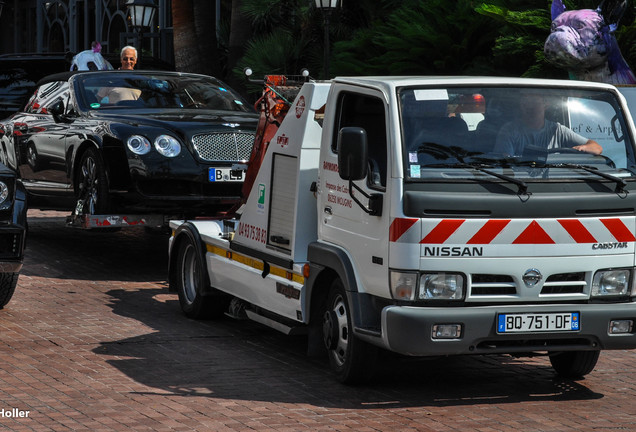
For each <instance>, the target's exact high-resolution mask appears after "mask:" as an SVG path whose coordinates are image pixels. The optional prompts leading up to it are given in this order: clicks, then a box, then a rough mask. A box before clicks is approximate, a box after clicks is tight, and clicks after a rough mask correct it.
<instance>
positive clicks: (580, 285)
mask: <svg viewBox="0 0 636 432" xmlns="http://www.w3.org/2000/svg"><path fill="white" fill-rule="evenodd" d="M586 285H587V282H585V273H584V272H578V273H560V274H555V275H552V276H550V277H548V279H546V281H545V283H544V284H543V288H542V289H541V294H581V293H583V290H584V289H585V287H586Z"/></svg>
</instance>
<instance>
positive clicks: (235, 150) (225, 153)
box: [192, 132, 255, 162]
mask: <svg viewBox="0 0 636 432" xmlns="http://www.w3.org/2000/svg"><path fill="white" fill-rule="evenodd" d="M254 135H255V134H253V133H249V132H220V133H213V134H200V135H195V136H193V137H192V144H193V145H194V150H195V151H196V152H197V155H198V156H199V157H200V158H201V159H203V160H205V161H209V162H245V161H247V160H248V159H249V157H250V153H251V152H252V146H253V145H254Z"/></svg>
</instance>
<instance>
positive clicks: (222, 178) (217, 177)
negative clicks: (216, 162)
mask: <svg viewBox="0 0 636 432" xmlns="http://www.w3.org/2000/svg"><path fill="white" fill-rule="evenodd" d="M208 180H210V181H211V182H240V181H243V170H240V169H239V170H233V169H230V168H209V169H208Z"/></svg>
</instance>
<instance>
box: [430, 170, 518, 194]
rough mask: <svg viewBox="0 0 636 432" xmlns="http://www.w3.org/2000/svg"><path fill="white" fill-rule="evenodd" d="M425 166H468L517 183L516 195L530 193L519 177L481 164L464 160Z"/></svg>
mask: <svg viewBox="0 0 636 432" xmlns="http://www.w3.org/2000/svg"><path fill="white" fill-rule="evenodd" d="M486 166H488V167H490V165H486ZM425 167H427V168H428V167H430V168H469V169H474V170H477V171H479V172H483V173H484V174H488V175H491V176H493V177H497V178H498V179H501V180H505V181H507V182H509V183H512V184H515V185H517V187H518V188H519V190H517V194H518V195H530V194H529V193H528V185H527V184H526V182H524V181H523V180H519V179H516V178H514V177H510V176H507V175H505V174H499V173H496V172H494V171H490V170H489V169H487V168H485V167H484V165H483V164H469V163H466V162H459V163H454V164H427V165H425Z"/></svg>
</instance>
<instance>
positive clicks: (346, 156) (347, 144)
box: [338, 127, 369, 181]
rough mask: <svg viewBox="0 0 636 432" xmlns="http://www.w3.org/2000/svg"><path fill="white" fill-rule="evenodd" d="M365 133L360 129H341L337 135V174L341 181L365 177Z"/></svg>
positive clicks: (367, 148)
mask: <svg viewBox="0 0 636 432" xmlns="http://www.w3.org/2000/svg"><path fill="white" fill-rule="evenodd" d="M368 152H369V147H368V145H367V132H366V131H365V130H364V129H363V128H360V127H343V128H342V129H340V132H339V134H338V173H339V174H340V178H341V179H343V180H354V181H355V180H362V179H363V178H365V177H366V176H367V163H368V162H367V159H368V157H367V155H368Z"/></svg>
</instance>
